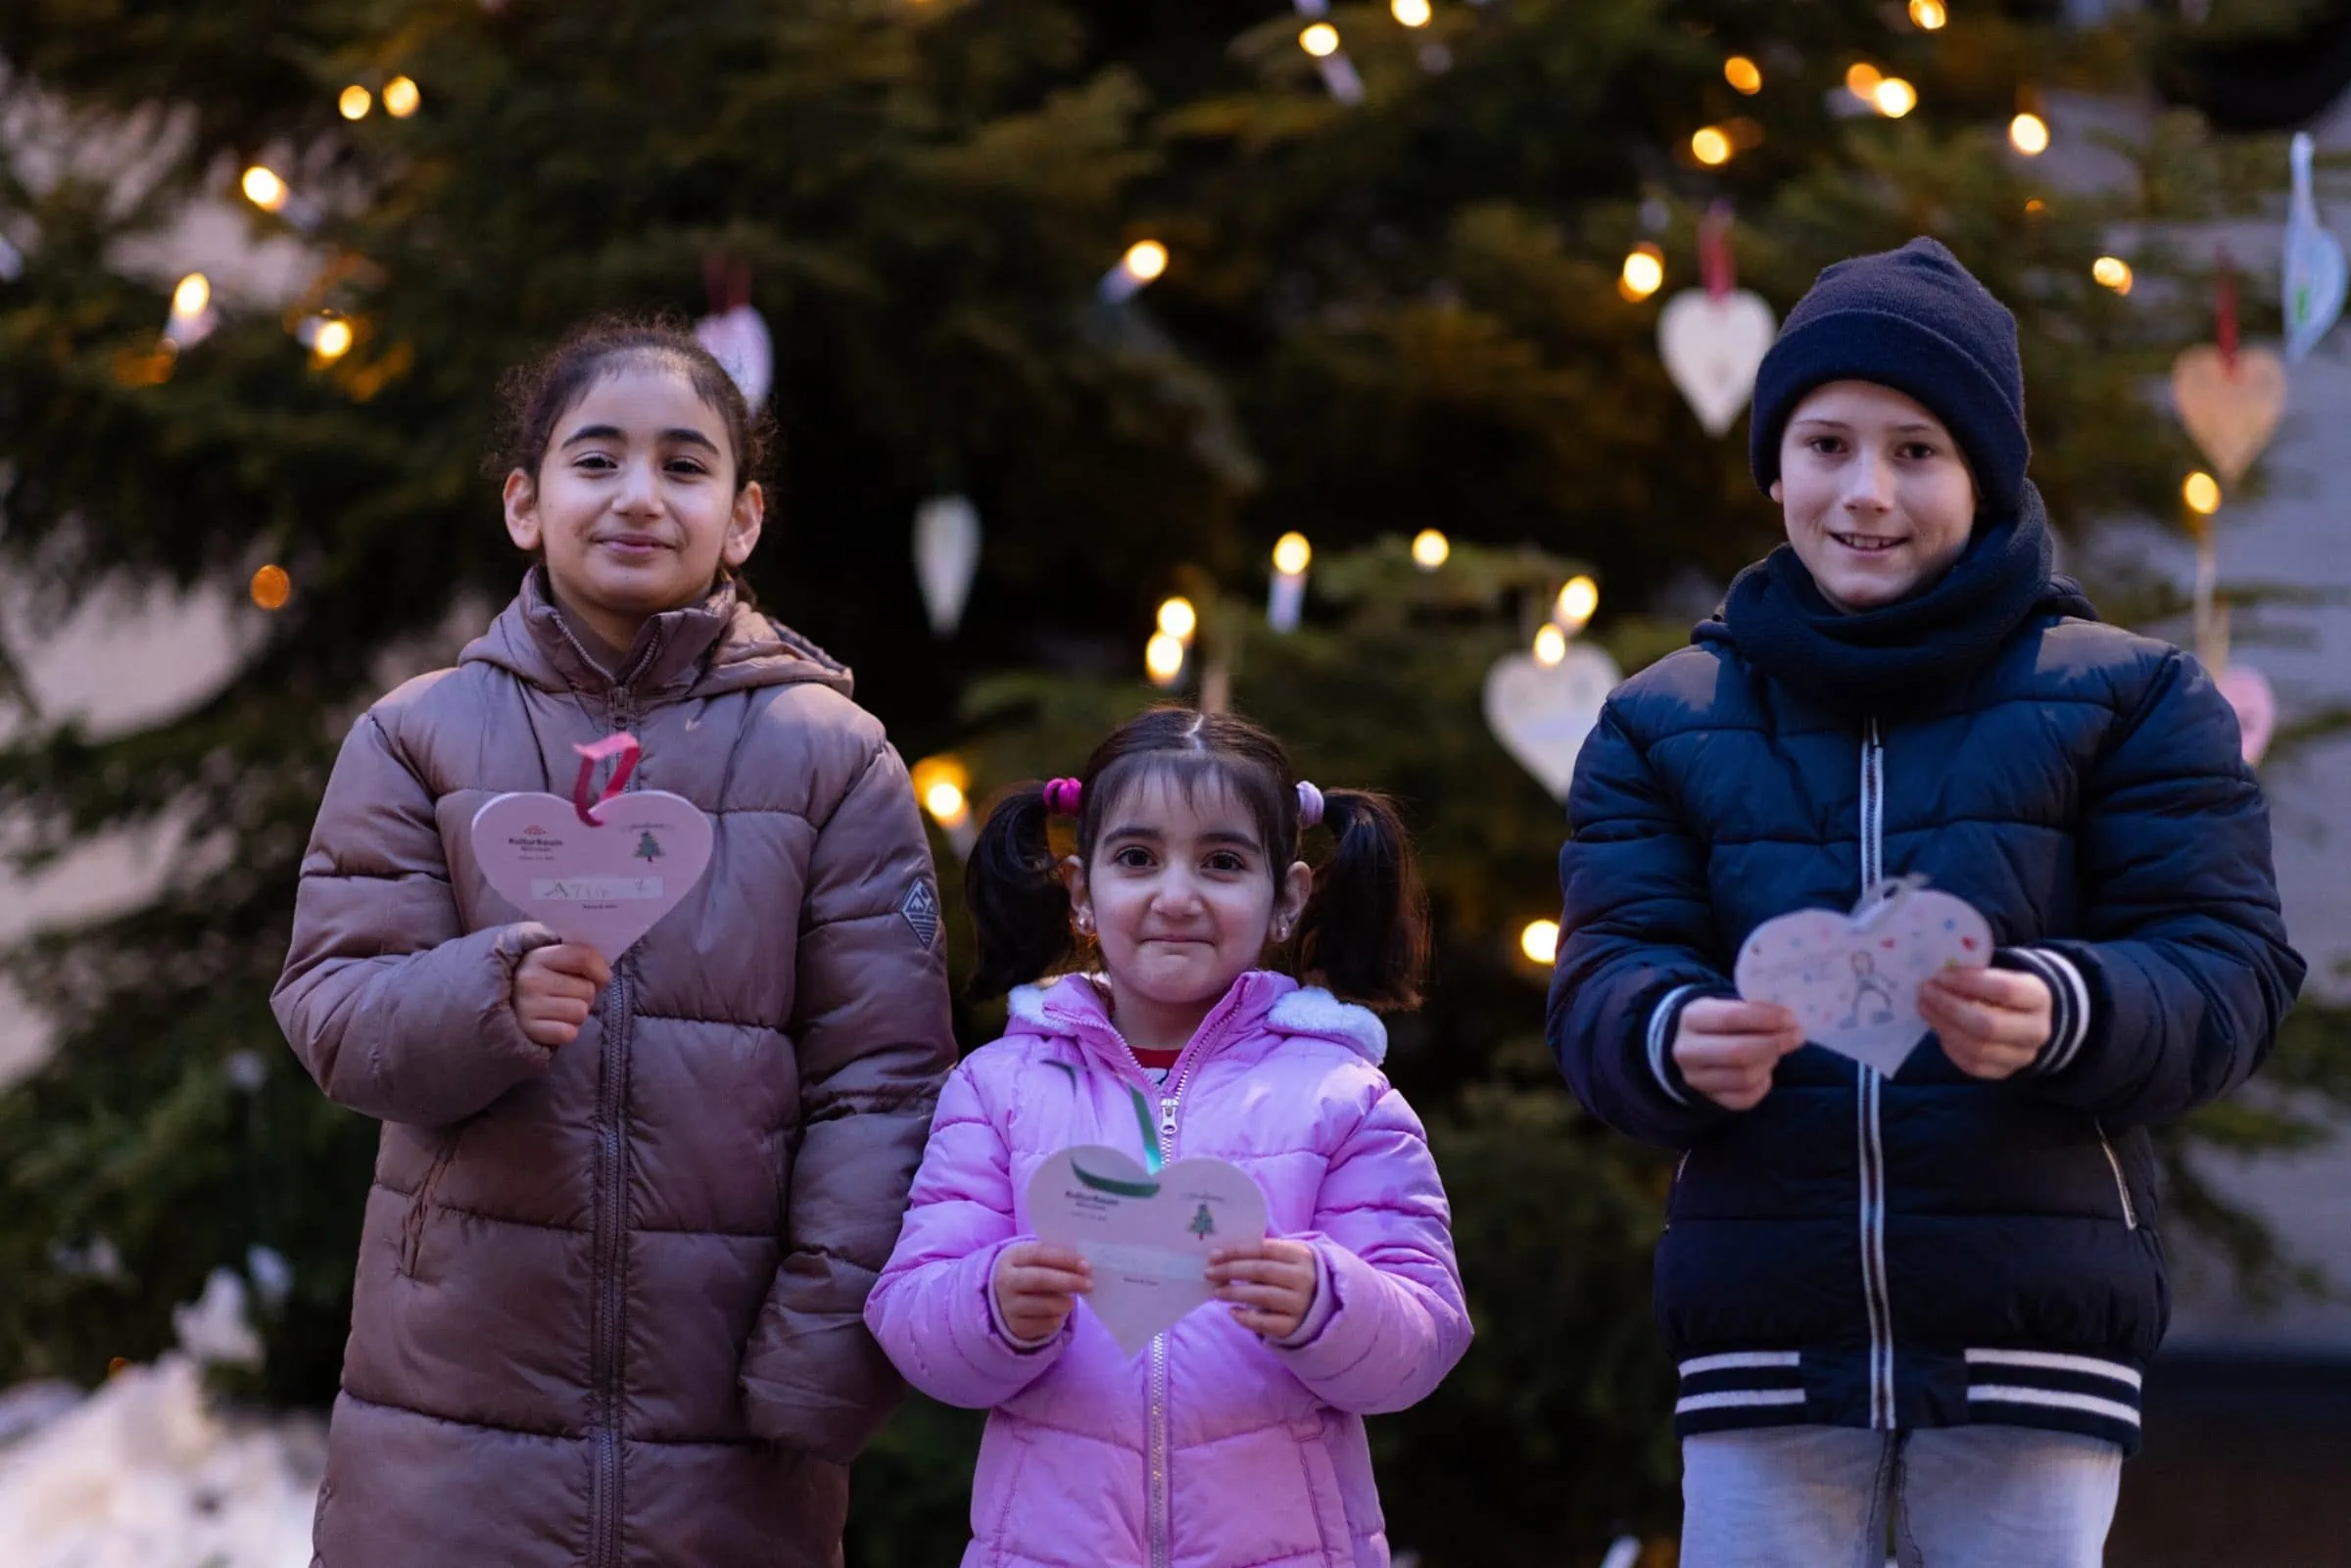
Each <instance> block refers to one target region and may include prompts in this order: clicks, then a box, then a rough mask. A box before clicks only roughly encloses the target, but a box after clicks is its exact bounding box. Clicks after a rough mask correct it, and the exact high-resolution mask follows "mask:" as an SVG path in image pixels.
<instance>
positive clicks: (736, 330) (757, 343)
mask: <svg viewBox="0 0 2351 1568" xmlns="http://www.w3.org/2000/svg"><path fill="white" fill-rule="evenodd" d="M694 339H695V341H696V343H699V344H700V345H701V346H702V347H703V348H705V349H707V350H709V351H710V357H711V358H713V359H716V360H717V361H718V362H719V363H720V364H721V365H723V366H724V367H725V368H726V372H727V374H728V375H729V376H731V377H733V378H734V382H735V385H736V386H738V387H740V388H742V389H743V397H744V402H745V403H748V404H750V405H751V406H752V407H753V408H756V407H758V406H759V405H760V404H763V403H765V402H767V394H768V389H769V388H770V387H771V386H772V385H773V384H774V382H775V375H776V340H775V337H774V335H773V334H772V333H770V332H769V331H768V329H767V317H765V316H763V315H761V314H760V313H759V312H758V311H757V310H755V309H752V308H751V307H749V306H747V305H738V306H735V307H734V308H733V309H726V310H721V311H719V312H718V314H716V315H706V316H704V317H702V318H701V319H700V320H699V321H696V323H695V324H694Z"/></svg>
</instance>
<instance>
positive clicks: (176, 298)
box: [171, 272, 213, 316]
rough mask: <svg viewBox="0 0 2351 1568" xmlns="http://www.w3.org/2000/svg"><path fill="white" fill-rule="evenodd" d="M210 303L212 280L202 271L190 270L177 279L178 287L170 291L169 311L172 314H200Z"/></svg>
mask: <svg viewBox="0 0 2351 1568" xmlns="http://www.w3.org/2000/svg"><path fill="white" fill-rule="evenodd" d="M212 303H213V284H212V280H211V279H210V278H208V277H206V276H205V275H204V274H203V273H202V272H190V273H189V274H188V275H187V276H186V277H184V278H181V279H180V280H179V287H178V288H175V289H173V290H172V291H171V313H172V314H173V315H183V316H198V315H202V314H204V308H205V307H206V306H208V305H210V304H212Z"/></svg>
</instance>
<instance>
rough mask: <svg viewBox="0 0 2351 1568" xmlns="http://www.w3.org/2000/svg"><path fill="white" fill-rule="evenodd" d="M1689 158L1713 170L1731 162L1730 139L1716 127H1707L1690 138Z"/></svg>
mask: <svg viewBox="0 0 2351 1568" xmlns="http://www.w3.org/2000/svg"><path fill="white" fill-rule="evenodd" d="M1690 156H1691V157H1693V158H1695V159H1697V160H1698V161H1699V162H1700V163H1702V164H1703V165H1705V166H1707V167H1708V168H1713V167H1715V166H1719V165H1722V164H1727V163H1729V162H1730V161H1731V138H1730V137H1729V136H1728V135H1727V134H1725V133H1724V131H1723V130H1722V128H1721V127H1720V126H1718V125H1708V126H1706V127H1705V128H1704V129H1703V130H1701V131H1699V132H1698V133H1696V134H1695V135H1693V136H1692V137H1691V138H1690Z"/></svg>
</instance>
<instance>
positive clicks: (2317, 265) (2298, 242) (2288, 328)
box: [2279, 131, 2345, 364]
mask: <svg viewBox="0 0 2351 1568" xmlns="http://www.w3.org/2000/svg"><path fill="white" fill-rule="evenodd" d="M2311 153H2312V147H2311V140H2310V133H2309V132H2308V131H2297V132H2295V134H2294V140H2293V150H2292V160H2293V173H2294V194H2293V199H2292V203H2291V205H2290V207H2289V208H2288V210H2287V213H2286V219H2285V258H2284V260H2285V276H2284V278H2283V280H2282V282H2283V287H2282V289H2281V292H2280V293H2279V303H2280V304H2281V305H2282V306H2283V307H2284V309H2285V362H2286V363H2287V364H2299V363H2301V362H2302V360H2303V359H2304V358H2305V357H2306V356H2308V355H2309V353H2310V351H2311V350H2313V349H2315V348H2317V347H2318V346H2319V341H2320V340H2321V339H2323V338H2324V337H2326V336H2327V329H2328V328H2330V327H2332V326H2333V325H2334V323H2335V318H2336V317H2338V316H2340V315H2341V314H2342V313H2343V290H2344V282H2345V279H2344V266H2343V245H2342V241H2340V240H2338V239H2336V238H2335V237H2334V236H2333V235H2332V234H2329V233H2328V232H2327V228H2326V225H2325V224H2323V223H2321V222H2320V221H2319V204H2318V198H2317V196H2316V194H2315V193H2314V192H2313V190H2312V188H2311V177H2310V162H2311Z"/></svg>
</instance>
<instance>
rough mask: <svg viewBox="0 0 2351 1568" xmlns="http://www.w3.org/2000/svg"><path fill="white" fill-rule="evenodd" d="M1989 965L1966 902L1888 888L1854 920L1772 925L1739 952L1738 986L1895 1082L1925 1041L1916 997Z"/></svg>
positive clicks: (1915, 881)
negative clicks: (1935, 983) (1930, 984)
mask: <svg viewBox="0 0 2351 1568" xmlns="http://www.w3.org/2000/svg"><path fill="white" fill-rule="evenodd" d="M1990 963H1991V927H1990V926H1989V925H1987V924H1986V923H1985V920H1984V917H1983V916H1982V915H1981V914H1979V913H1977V911H1976V909H1975V907H1974V906H1973V905H1971V904H1969V903H1968V902H1967V901H1966V900H1965V899H1961V898H1954V897H1952V896H1951V895H1950V894H1948V893H1938V892H1931V891H1929V890H1927V888H1926V886H1925V879H1923V878H1902V879H1896V880H1894V881H1889V882H1884V883H1881V884H1880V885H1879V886H1877V887H1875V888H1872V889H1871V890H1870V891H1869V892H1868V893H1867V894H1865V895H1864V896H1863V898H1862V900H1861V902H1860V904H1859V905H1858V906H1856V907H1855V909H1854V910H1853V911H1852V912H1851V913H1849V914H1847V913H1842V912H1840V911H1837V910H1828V909H1805V910H1799V911H1797V912H1796V913H1795V914H1793V915H1782V916H1780V917H1779V918H1778V919H1777V920H1769V921H1765V922H1764V923H1763V924H1762V925H1760V926H1758V927H1755V928H1754V930H1753V931H1752V932H1751V933H1750V935H1749V936H1748V938H1747V942H1746V944H1745V945H1744V946H1742V947H1741V948H1740V949H1739V963H1738V966H1737V968H1736V970H1735V971H1734V973H1733V978H1734V980H1735V981H1736V982H1737V984H1738V987H1739V995H1740V996H1741V997H1742V998H1743V999H1745V1000H1747V1001H1750V1002H1776V1003H1778V1004H1779V1005H1780V1006H1782V1007H1784V1008H1787V1009H1788V1010H1789V1011H1790V1012H1792V1013H1794V1014H1795V1015H1796V1016H1797V1018H1798V1019H1799V1021H1801V1022H1802V1023H1803V1026H1804V1038H1805V1039H1806V1040H1809V1041H1810V1042H1811V1043H1812V1044H1814V1045H1818V1046H1823V1047H1826V1048H1827V1049H1829V1050H1831V1051H1835V1052H1836V1053H1838V1054H1839V1055H1840V1056H1846V1057H1850V1058H1851V1059H1852V1060H1853V1061H1855V1062H1859V1063H1861V1064H1862V1065H1864V1066H1865V1067H1871V1068H1875V1069H1877V1070H1878V1071H1880V1072H1882V1073H1884V1074H1886V1075H1887V1076H1889V1077H1891V1076H1893V1075H1894V1073H1895V1071H1896V1070H1898V1069H1900V1067H1901V1065H1902V1063H1903V1062H1904V1061H1905V1060H1907V1059H1908V1057H1909V1055H1910V1053H1911V1051H1912V1050H1913V1049H1915V1048H1916V1047H1917V1045H1918V1042H1919V1041H1920V1040H1922V1039H1924V1038H1926V1035H1927V1021H1926V1019H1925V1018H1924V1017H1923V1016H1921V1015H1920V1013H1919V1011H1918V988H1919V986H1920V985H1921V984H1923V983H1925V981H1926V979H1927V977H1928V976H1929V975H1931V974H1939V973H1941V972H1942V971H1943V970H1946V969H1982V968H1984V967H1985V966H1986V965H1988V964H1990Z"/></svg>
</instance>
